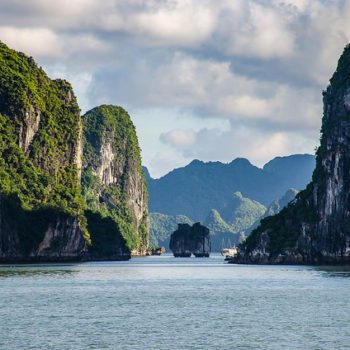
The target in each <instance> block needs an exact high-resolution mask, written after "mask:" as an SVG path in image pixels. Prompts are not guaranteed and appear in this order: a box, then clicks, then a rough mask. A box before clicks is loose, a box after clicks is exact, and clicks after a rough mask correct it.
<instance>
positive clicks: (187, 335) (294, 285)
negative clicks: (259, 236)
mask: <svg viewBox="0 0 350 350" xmlns="http://www.w3.org/2000/svg"><path fill="white" fill-rule="evenodd" d="M349 304H350V269H348V270H346V269H345V270H343V269H339V268H338V269H336V268H335V269H332V268H328V269H326V270H325V269H320V268H312V267H293V266H282V267H280V266H244V265H227V264H224V263H223V259H222V257H221V256H218V255H217V256H213V257H211V258H209V259H205V258H202V259H196V258H189V259H181V258H177V259H175V258H173V257H171V256H170V255H164V256H161V257H147V258H135V259H132V260H130V261H128V262H106V263H100V262H99V263H83V264H67V265H64V264H57V265H18V266H6V265H2V266H0V322H1V323H0V349H1V350H2V349H6V350H7V349H16V350H20V349H45V350H46V349H59V350H63V349H74V350H76V349H84V350H85V349H121V350H127V349H141V350H146V349H159V350H160V349H165V350H167V349H178V350H181V349H220V350H222V349H327V350H328V349H350V305H349Z"/></svg>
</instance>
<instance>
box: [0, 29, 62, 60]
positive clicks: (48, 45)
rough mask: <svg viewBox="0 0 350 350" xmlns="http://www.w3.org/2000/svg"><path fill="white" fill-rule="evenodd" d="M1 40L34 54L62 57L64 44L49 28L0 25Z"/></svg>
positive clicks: (17, 48)
mask: <svg viewBox="0 0 350 350" xmlns="http://www.w3.org/2000/svg"><path fill="white" fill-rule="evenodd" d="M0 38H1V41H3V42H5V43H6V44H8V45H9V46H10V47H13V48H15V49H16V50H19V51H23V52H25V53H27V54H28V55H32V56H44V57H58V58H59V57H62V56H63V55H64V52H63V46H62V43H61V42H60V40H59V38H58V36H57V35H56V34H55V33H54V32H53V31H52V30H51V29H48V28H15V27H6V26H2V27H0Z"/></svg>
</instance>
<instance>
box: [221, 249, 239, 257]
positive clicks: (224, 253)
mask: <svg viewBox="0 0 350 350" xmlns="http://www.w3.org/2000/svg"><path fill="white" fill-rule="evenodd" d="M236 254H237V248H236V247H232V248H223V249H222V250H221V255H222V256H224V257H225V258H227V257H230V258H233V257H234V256H236Z"/></svg>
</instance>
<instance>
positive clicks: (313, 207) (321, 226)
mask: <svg viewBox="0 0 350 350" xmlns="http://www.w3.org/2000/svg"><path fill="white" fill-rule="evenodd" d="M323 104H324V107H323V119H322V128H321V140H320V146H319V148H318V150H317V157H316V168H315V170H314V172H313V177H312V181H311V183H310V184H309V185H308V186H307V188H306V189H305V190H304V191H301V192H299V194H298V195H297V196H296V200H295V201H294V202H293V203H291V204H289V205H288V207H287V208H285V209H283V210H282V211H281V212H280V213H279V214H277V215H275V216H270V217H267V218H265V219H263V220H262V221H261V225H260V226H259V227H258V228H257V229H256V230H254V231H253V232H252V234H251V235H250V236H249V237H248V239H247V240H246V242H245V243H244V244H242V245H241V246H240V247H239V254H238V257H237V259H236V261H237V262H243V263H286V264H287V263H292V264H348V263H350V46H347V47H346V48H345V49H344V52H343V54H342V56H341V57H340V59H339V62H338V66H337V70H336V72H335V73H334V74H333V76H332V78H331V79H330V84H329V86H328V87H327V89H326V91H324V93H323Z"/></svg>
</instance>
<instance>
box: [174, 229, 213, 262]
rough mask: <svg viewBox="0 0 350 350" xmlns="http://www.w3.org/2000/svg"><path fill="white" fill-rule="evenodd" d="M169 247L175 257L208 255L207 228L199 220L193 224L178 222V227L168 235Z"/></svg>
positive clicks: (208, 238)
mask: <svg viewBox="0 0 350 350" xmlns="http://www.w3.org/2000/svg"><path fill="white" fill-rule="evenodd" d="M169 247H170V249H171V250H172V252H173V254H174V256H175V257H190V256H191V255H192V254H193V255H194V256H195V257H209V254H210V233H209V229H208V228H207V227H205V226H202V225H201V224H200V223H199V222H197V223H195V224H193V226H191V225H189V224H178V229H177V230H176V231H175V232H174V233H173V234H172V235H171V237H170V245H169Z"/></svg>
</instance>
